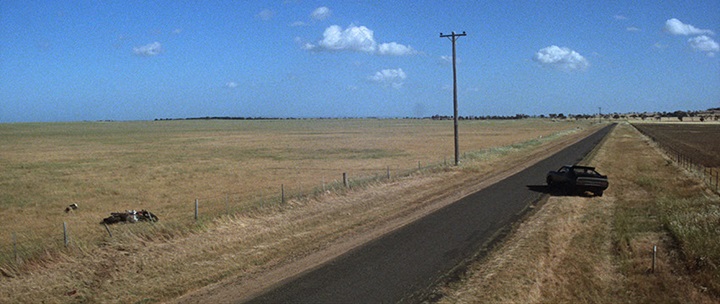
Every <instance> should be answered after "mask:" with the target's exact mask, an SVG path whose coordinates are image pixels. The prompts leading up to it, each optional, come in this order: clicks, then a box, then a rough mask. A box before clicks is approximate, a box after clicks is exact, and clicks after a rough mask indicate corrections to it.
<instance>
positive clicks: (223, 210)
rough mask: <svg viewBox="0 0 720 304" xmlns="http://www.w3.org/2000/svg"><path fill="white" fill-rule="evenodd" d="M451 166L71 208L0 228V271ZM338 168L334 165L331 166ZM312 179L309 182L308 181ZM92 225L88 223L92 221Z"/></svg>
mask: <svg viewBox="0 0 720 304" xmlns="http://www.w3.org/2000/svg"><path fill="white" fill-rule="evenodd" d="M575 131H576V130H571V131H561V132H558V133H555V134H552V135H549V136H545V137H540V138H537V139H530V140H528V141H525V142H521V143H516V144H512V145H509V146H505V147H493V148H488V149H483V150H479V151H471V152H467V153H463V154H462V155H461V160H463V161H478V160H479V161H482V160H484V159H487V158H492V157H502V156H504V155H506V154H507V153H510V152H512V151H520V150H523V149H526V148H529V147H534V146H537V145H539V144H540V143H542V142H546V141H551V140H554V139H556V138H558V137H561V136H564V135H567V134H570V133H573V132H575ZM451 166H454V162H453V161H451V160H450V158H448V157H445V158H444V159H443V160H441V161H435V162H425V163H423V162H421V161H418V162H416V165H415V164H413V165H411V166H407V165H406V167H405V168H400V167H399V166H394V167H391V166H385V167H381V166H378V167H376V168H366V169H354V170H351V171H350V172H361V173H359V174H348V173H347V172H343V173H342V174H337V176H335V177H334V178H333V179H332V180H329V181H326V180H325V179H324V178H323V179H322V180H320V181H317V182H316V183H315V185H314V186H312V185H311V186H303V185H308V183H305V182H302V183H301V182H298V183H296V184H278V185H275V186H273V187H272V188H271V189H272V190H264V191H261V192H260V193H256V194H254V195H248V194H247V193H239V192H232V191H227V192H222V190H221V191H218V195H215V196H204V197H203V196H197V197H188V198H187V200H184V201H183V202H180V203H178V205H177V206H178V207H177V208H173V209H170V210H165V211H164V212H163V214H161V215H159V217H160V221H158V222H150V223H148V224H147V225H145V224H143V225H120V226H115V225H102V224H100V223H98V222H99V219H97V218H88V217H85V215H82V214H81V213H77V214H72V212H71V213H70V214H69V216H67V217H66V218H65V221H62V222H60V221H59V222H49V221H45V220H43V219H38V222H39V224H38V225H35V227H34V229H33V230H32V231H28V230H25V231H3V232H0V244H3V246H2V248H0V275H1V276H5V277H12V276H14V275H17V274H18V273H20V271H19V267H21V266H22V265H23V264H25V263H26V262H27V261H30V260H33V259H35V258H38V257H48V258H52V257H53V256H58V255H60V254H61V253H62V252H67V251H81V252H89V251H90V249H91V248H96V247H97V246H120V245H118V244H123V243H124V242H133V241H141V242H144V241H148V240H155V239H172V238H174V237H177V236H182V235H185V234H188V233H192V232H193V231H195V230H197V229H202V227H203V226H204V225H205V223H207V222H209V221H212V220H215V219H218V218H220V217H224V216H226V217H232V216H239V215H252V213H253V212H264V210H272V208H275V207H277V208H282V207H283V206H286V205H287V204H288V203H290V202H293V201H297V200H302V199H310V198H314V197H318V196H320V195H323V194H327V193H336V194H342V193H344V192H345V191H351V190H353V189H358V188H362V187H366V186H369V185H373V184H377V183H384V182H390V181H393V180H396V179H400V178H405V177H408V176H413V175H416V174H424V173H432V172H438V171H444V170H447V169H448V168H450V167H451ZM336 172H340V171H336ZM310 184H312V183H310ZM88 222H93V223H92V224H93V225H95V223H98V224H97V225H95V226H96V228H87V227H88ZM95 226H93V227H95Z"/></svg>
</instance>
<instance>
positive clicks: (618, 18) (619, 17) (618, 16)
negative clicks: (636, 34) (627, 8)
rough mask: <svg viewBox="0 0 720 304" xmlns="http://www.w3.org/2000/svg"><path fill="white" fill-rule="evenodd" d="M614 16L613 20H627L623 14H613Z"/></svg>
mask: <svg viewBox="0 0 720 304" xmlns="http://www.w3.org/2000/svg"><path fill="white" fill-rule="evenodd" d="M614 18H615V20H627V19H628V18H627V17H625V16H623V15H619V14H618V15H615V16H614Z"/></svg>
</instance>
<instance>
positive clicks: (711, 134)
mask: <svg viewBox="0 0 720 304" xmlns="http://www.w3.org/2000/svg"><path fill="white" fill-rule="evenodd" d="M634 126H635V127H636V128H637V129H638V130H640V132H642V133H644V134H645V135H647V136H649V137H650V138H652V139H653V140H654V141H656V142H658V143H660V144H661V145H664V146H666V147H668V148H670V149H671V150H674V151H676V152H679V153H681V154H683V155H685V156H687V157H689V158H690V159H692V161H693V162H695V163H697V164H700V165H703V166H705V167H709V168H717V167H720V153H718V151H720V124H682V123H673V124H634Z"/></svg>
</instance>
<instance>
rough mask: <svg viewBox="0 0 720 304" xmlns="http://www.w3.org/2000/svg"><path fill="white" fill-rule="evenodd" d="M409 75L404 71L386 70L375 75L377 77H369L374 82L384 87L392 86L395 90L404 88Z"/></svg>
mask: <svg viewBox="0 0 720 304" xmlns="http://www.w3.org/2000/svg"><path fill="white" fill-rule="evenodd" d="M405 78H407V75H406V74H405V72H403V70H402V69H400V68H398V69H385V70H382V71H379V72H377V73H375V75H373V76H370V77H368V79H370V80H371V81H373V82H376V83H379V84H382V85H384V86H392V87H393V88H395V89H399V88H401V87H402V85H403V83H404V82H405Z"/></svg>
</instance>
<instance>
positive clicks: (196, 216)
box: [195, 199, 199, 221]
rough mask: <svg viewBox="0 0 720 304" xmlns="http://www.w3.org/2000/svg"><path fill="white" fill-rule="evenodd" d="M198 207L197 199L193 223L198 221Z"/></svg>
mask: <svg viewBox="0 0 720 304" xmlns="http://www.w3.org/2000/svg"><path fill="white" fill-rule="evenodd" d="M198 205H199V203H198V199H195V221H197V220H198V211H199V210H198V209H199V208H198V207H199V206H198Z"/></svg>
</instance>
